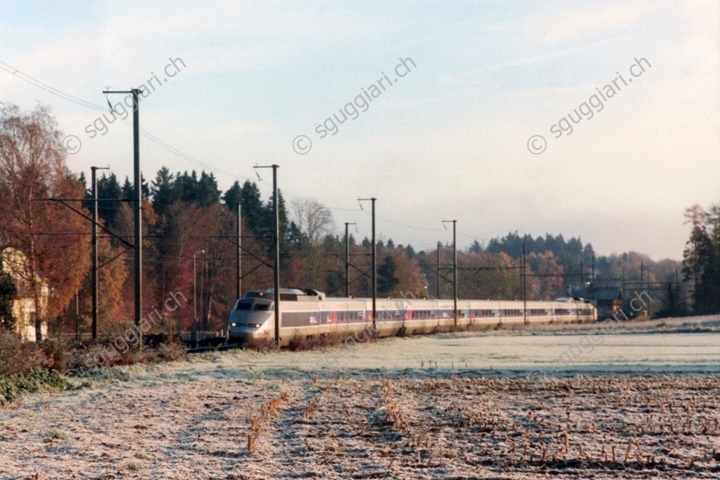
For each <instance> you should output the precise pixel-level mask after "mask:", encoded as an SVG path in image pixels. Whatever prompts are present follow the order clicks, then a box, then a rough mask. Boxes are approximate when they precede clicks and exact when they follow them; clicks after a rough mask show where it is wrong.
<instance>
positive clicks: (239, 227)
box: [235, 202, 242, 299]
mask: <svg viewBox="0 0 720 480" xmlns="http://www.w3.org/2000/svg"><path fill="white" fill-rule="evenodd" d="M241 241H242V203H240V202H238V204H237V262H236V268H237V285H236V292H235V297H236V299H240V297H241V296H242V288H241V287H242V268H241V267H242V263H241V262H242V260H241V255H242V243H241Z"/></svg>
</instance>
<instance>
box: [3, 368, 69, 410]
mask: <svg viewBox="0 0 720 480" xmlns="http://www.w3.org/2000/svg"><path fill="white" fill-rule="evenodd" d="M66 386H67V382H66V381H65V378H64V377H63V376H62V375H60V374H59V373H58V372H56V371H54V370H41V369H40V368H37V367H33V368H31V369H30V370H29V371H28V372H26V373H24V374H19V375H10V376H4V377H2V376H0V404H2V403H5V402H10V401H13V400H15V399H16V398H18V397H19V396H20V395H22V394H26V393H37V392H42V391H47V390H64V389H65V387H66Z"/></svg>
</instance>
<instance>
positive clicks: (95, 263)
mask: <svg viewBox="0 0 720 480" xmlns="http://www.w3.org/2000/svg"><path fill="white" fill-rule="evenodd" d="M98 170H109V169H108V168H107V167H90V171H91V172H92V174H91V178H92V196H93V209H92V224H93V228H92V278H91V279H90V283H91V284H92V285H91V290H92V339H93V341H97V333H98V332H97V323H98V322H97V320H98V318H97V316H98V260H99V259H98V191H97V174H96V172H97V171H98Z"/></svg>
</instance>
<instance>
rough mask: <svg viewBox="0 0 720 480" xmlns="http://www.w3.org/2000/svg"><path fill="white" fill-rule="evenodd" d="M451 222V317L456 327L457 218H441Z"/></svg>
mask: <svg viewBox="0 0 720 480" xmlns="http://www.w3.org/2000/svg"><path fill="white" fill-rule="evenodd" d="M450 222H452V224H453V319H454V325H455V327H457V321H458V309H457V303H458V293H457V228H456V227H457V220H443V221H442V223H450Z"/></svg>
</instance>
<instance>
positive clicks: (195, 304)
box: [193, 250, 205, 339]
mask: <svg viewBox="0 0 720 480" xmlns="http://www.w3.org/2000/svg"><path fill="white" fill-rule="evenodd" d="M203 253H205V250H197V251H195V252H194V253H193V310H194V311H193V314H194V317H193V326H194V327H195V331H196V332H197V329H198V328H197V325H198V308H197V303H198V302H197V263H196V260H195V258H196V257H197V256H198V255H202V254H203ZM196 339H197V333H196Z"/></svg>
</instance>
